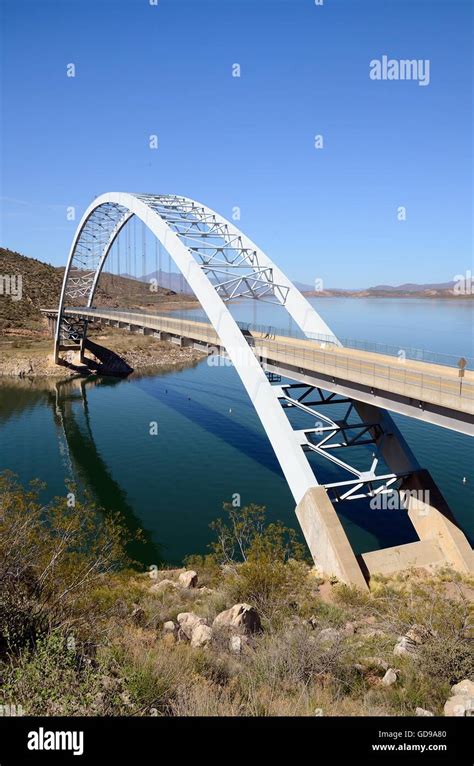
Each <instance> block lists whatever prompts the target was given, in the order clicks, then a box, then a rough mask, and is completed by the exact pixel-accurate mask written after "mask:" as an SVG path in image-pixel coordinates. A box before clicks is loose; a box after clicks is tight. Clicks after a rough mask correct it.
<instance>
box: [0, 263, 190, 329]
mask: <svg viewBox="0 0 474 766" xmlns="http://www.w3.org/2000/svg"><path fill="white" fill-rule="evenodd" d="M19 274H21V275H22V295H21V300H15V299H14V298H13V297H12V296H10V295H4V294H0V333H4V332H6V331H8V332H10V333H11V332H12V331H15V330H20V329H21V330H23V331H25V330H27V331H32V332H33V333H35V332H38V331H40V332H43V331H44V325H43V320H42V316H41V312H40V309H41V308H45V307H54V306H56V305H57V304H58V302H59V295H60V292H61V285H62V280H63V275H64V267H56V266H51V265H49V264H47V263H43V262H42V261H38V260H36V258H28V257H27V256H25V255H21V254H20V253H16V252H14V251H12V250H8V249H6V248H0V275H15V276H16V275H19ZM4 292H6V291H4ZM185 301H187V302H188V303H189V302H190V296H189V295H188V296H184V295H179V294H177V293H175V292H174V291H173V290H169V289H167V288H161V287H158V289H157V291H156V292H151V291H150V288H149V284H147V283H144V282H141V281H139V280H136V279H131V278H129V277H119V276H116V275H114V274H108V273H106V272H104V273H103V274H102V275H101V277H100V281H99V286H98V290H97V294H96V298H95V305H97V306H109V307H118V306H124V307H126V308H155V307H162V308H164V307H165V305H166V307H167V308H169V307H170V306H169V305H168V304H171V306H172V305H173V304H175V303H177V304H179V305H182V304H183V303H184V302H185Z"/></svg>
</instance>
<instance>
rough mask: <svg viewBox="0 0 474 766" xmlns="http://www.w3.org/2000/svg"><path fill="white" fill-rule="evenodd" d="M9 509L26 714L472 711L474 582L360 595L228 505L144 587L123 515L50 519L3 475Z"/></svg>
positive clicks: (9, 554)
mask: <svg viewBox="0 0 474 766" xmlns="http://www.w3.org/2000/svg"><path fill="white" fill-rule="evenodd" d="M0 503H1V504H2V507H3V508H4V511H5V513H4V520H5V523H4V529H3V534H2V536H1V539H0V582H1V583H2V585H1V588H0V676H1V677H2V691H3V693H4V695H5V699H7V700H14V701H15V704H16V705H18V706H21V709H22V711H23V714H24V715H49V716H57V715H82V716H123V715H133V716H137V717H138V716H167V717H176V716H216V715H219V716H311V717H314V716H343V715H350V716H367V715H372V716H380V717H385V716H413V715H418V716H428V717H430V716H433V715H443V714H444V715H445V716H458V717H459V716H469V714H470V712H471V707H472V705H471V703H472V695H473V694H474V682H473V681H472V680H469V679H470V677H472V672H473V660H474V658H473V652H472V639H471V635H472V630H471V629H470V624H471V625H472V616H470V613H471V609H472V598H473V594H474V590H473V585H474V583H473V581H472V578H467V577H461V576H460V575H457V574H455V573H453V572H450V571H449V570H444V571H442V572H439V573H428V572H426V571H425V570H421V569H420V570H412V571H411V572H410V573H405V574H400V575H399V576H398V577H393V578H392V579H387V578H382V577H380V578H378V579H376V580H374V581H373V582H371V590H370V593H367V594H366V593H363V592H361V591H357V590H356V589H354V588H349V587H348V586H346V585H343V584H342V583H338V582H337V581H336V580H335V579H334V578H327V577H324V576H322V575H320V574H318V573H317V572H316V571H315V570H314V569H313V568H312V567H311V565H310V564H309V563H308V562H307V561H306V560H305V555H304V549H303V548H302V546H301V545H300V544H299V542H298V539H297V538H296V537H295V535H294V532H293V531H292V530H287V529H285V528H284V527H283V526H282V525H281V524H268V525H266V524H265V509H264V508H261V507H259V506H249V507H247V508H243V509H239V510H238V511H236V510H235V509H232V508H227V511H228V513H229V516H230V517H228V518H227V519H225V520H221V521H220V523H218V522H216V523H215V524H214V526H213V529H214V532H215V533H216V537H217V540H216V541H215V542H214V543H213V544H212V545H211V548H212V553H211V554H209V555H207V556H195V557H192V558H191V559H188V560H187V561H186V562H185V563H186V569H184V568H182V569H179V570H173V569H166V568H162V569H159V567H158V566H157V565H154V566H151V567H150V571H149V572H148V573H145V572H143V573H142V572H139V571H137V570H136V569H135V570H133V569H131V568H130V567H129V566H128V565H129V563H130V562H128V561H127V555H126V552H125V551H124V550H123V545H124V542H126V540H127V537H128V538H129V535H125V538H124V534H125V530H123V529H121V527H120V524H119V521H118V518H117V517H116V516H115V515H114V516H113V517H107V516H101V515H100V512H98V511H97V509H96V508H94V507H92V508H91V507H90V506H87V505H84V504H83V503H82V502H79V500H76V506H75V507H74V508H69V507H68V506H67V500H66V498H57V499H56V500H55V501H52V502H50V503H48V505H47V506H46V507H44V506H43V504H42V502H41V501H40V498H39V496H38V491H35V490H31V488H30V489H29V490H28V495H27V496H26V495H25V490H24V489H23V488H22V487H21V485H19V484H18V482H17V481H16V480H15V478H14V477H12V476H11V475H2V474H0ZM85 520H88V521H87V523H85ZM45 521H46V522H47V523H45ZM237 550H242V556H241V557H239V558H235V557H234V555H233V554H234V551H235V552H236V551H237ZM191 567H192V568H191ZM61 594H62V595H61ZM470 621H471V622H470ZM439 728H440V729H442V728H443V726H442V723H441V722H440V724H439ZM452 762H453V761H450V763H452Z"/></svg>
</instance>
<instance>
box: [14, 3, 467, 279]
mask: <svg viewBox="0 0 474 766" xmlns="http://www.w3.org/2000/svg"><path fill="white" fill-rule="evenodd" d="M2 6H3V17H4V19H3V26H4V33H3V60H2V70H3V71H2V96H3V121H4V131H3V139H2V152H3V172H2V179H1V180H2V191H1V194H2V200H3V202H2V218H3V227H2V228H3V231H2V244H3V245H5V246H7V247H10V248H12V249H15V250H18V251H20V252H22V253H24V254H26V255H29V256H33V257H36V258H39V259H41V260H45V261H48V262H50V263H54V264H63V263H65V260H66V257H67V252H68V248H69V244H70V241H71V238H72V235H73V232H74V229H75V223H73V222H69V221H67V220H66V207H68V206H75V207H76V209H77V213H78V216H79V217H80V215H81V214H82V212H83V210H84V208H85V207H86V206H87V205H88V204H89V202H90V201H91V200H92V198H93V197H94V196H96V195H98V194H101V193H102V192H105V191H151V192H172V193H178V194H184V195H186V196H190V197H193V198H195V199H198V200H200V201H202V202H205V203H206V204H208V205H209V206H210V207H213V208H215V209H217V210H218V211H219V212H221V213H222V214H223V215H225V216H226V217H230V216H231V212H232V208H233V207H234V206H239V207H240V208H241V221H240V226H241V228H242V229H243V230H244V231H245V232H246V233H247V234H248V235H249V236H250V237H252V238H253V239H254V240H255V241H256V242H257V243H258V244H259V245H260V246H261V247H262V248H263V249H264V250H265V251H266V252H267V253H268V254H269V255H270V256H271V257H272V258H273V259H274V260H275V261H276V262H278V264H279V265H281V266H282V267H283V268H284V270H285V271H286V272H287V273H288V275H289V276H290V277H292V278H294V279H300V280H304V281H306V282H312V281H313V280H314V279H315V278H322V279H323V280H324V283H325V285H326V286H341V287H361V286H368V285H374V284H380V283H391V284H400V283H401V282H405V281H416V282H437V281H445V280H449V279H451V278H452V277H453V276H454V275H455V274H458V273H464V272H465V271H466V269H469V268H472V255H471V246H472V210H471V206H472V148H471V135H472V116H471V112H472V79H473V75H472V60H471V53H470V47H471V45H472V42H471V40H472V9H471V3H470V2H468V1H467V0H466V1H464V2H463V1H461V0H449V2H445V1H444V0H430V1H428V0H426V1H424V2H421V1H420V0H324V5H323V6H322V7H318V6H315V4H314V0H159V1H158V5H157V6H156V7H155V6H150V5H149V0H3V2H2ZM383 54H387V55H388V56H390V57H393V58H398V59H400V58H410V59H413V58H416V59H430V84H429V85H428V86H425V87H422V86H420V85H418V83H417V82H406V81H405V82H400V81H392V82H387V81H379V82H374V81H372V80H371V79H370V78H369V62H370V61H371V60H372V59H374V58H380V57H381V56H382V55H383ZM71 62H72V63H74V64H75V65H76V77H75V78H68V77H66V65H67V64H68V63H71ZM234 63H239V64H240V66H241V77H240V78H233V77H232V76H231V67H232V64H234ZM150 134H157V135H158V138H159V148H158V150H156V151H154V150H151V149H149V147H148V137H149V136H150ZM315 134H322V135H323V136H324V144H325V146H324V149H322V150H316V149H315V148H314V136H315ZM401 205H403V206H405V207H406V210H407V220H406V221H403V222H400V221H398V220H397V208H398V207H399V206H401Z"/></svg>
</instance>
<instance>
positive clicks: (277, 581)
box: [211, 504, 309, 622]
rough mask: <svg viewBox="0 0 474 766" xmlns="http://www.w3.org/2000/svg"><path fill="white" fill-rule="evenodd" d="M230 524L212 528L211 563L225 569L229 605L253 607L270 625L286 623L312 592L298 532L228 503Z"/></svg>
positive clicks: (255, 509) (262, 512) (259, 511)
mask: <svg viewBox="0 0 474 766" xmlns="http://www.w3.org/2000/svg"><path fill="white" fill-rule="evenodd" d="M224 509H225V510H226V512H227V516H228V518H227V521H224V520H222V519H219V520H218V521H216V522H213V523H212V524H211V528H212V529H213V530H214V532H215V533H216V536H217V540H216V541H215V542H214V543H212V544H211V549H212V554H211V558H213V559H214V561H216V562H217V563H218V564H220V565H221V566H222V567H223V575H224V589H225V592H226V593H227V595H228V598H229V601H233V602H237V601H246V602H248V603H250V604H252V605H254V606H255V607H256V608H257V609H258V610H259V612H260V613H261V615H262V616H263V617H264V618H265V619H266V620H267V621H269V622H272V621H273V620H275V619H280V620H281V619H283V618H284V616H285V614H287V613H288V611H291V610H292V609H293V608H295V606H296V604H297V602H298V600H299V599H303V598H304V597H305V596H306V595H307V592H308V590H309V584H308V583H307V581H306V580H307V578H306V575H307V571H308V569H307V564H306V563H305V561H306V549H305V547H304V545H303V544H302V543H301V542H300V540H299V537H298V535H297V533H296V532H295V530H293V529H290V528H288V527H285V526H284V525H283V524H281V523H280V522H275V523H272V524H266V523H265V519H266V509H265V507H263V506H258V505H249V506H246V507H245V508H242V509H236V508H233V507H232V506H231V505H230V504H225V505H224Z"/></svg>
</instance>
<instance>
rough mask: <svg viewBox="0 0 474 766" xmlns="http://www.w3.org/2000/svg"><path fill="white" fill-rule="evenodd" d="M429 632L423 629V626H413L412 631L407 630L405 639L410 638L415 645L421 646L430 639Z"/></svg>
mask: <svg viewBox="0 0 474 766" xmlns="http://www.w3.org/2000/svg"><path fill="white" fill-rule="evenodd" d="M429 636H430V634H429V631H428V630H427V629H426V628H424V627H423V625H412V626H411V628H410V630H407V632H406V633H405V637H406V638H408V640H409V641H411V642H412V643H413V644H417V645H418V646H421V644H424V643H425V641H426V640H427V639H428V638H429Z"/></svg>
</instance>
